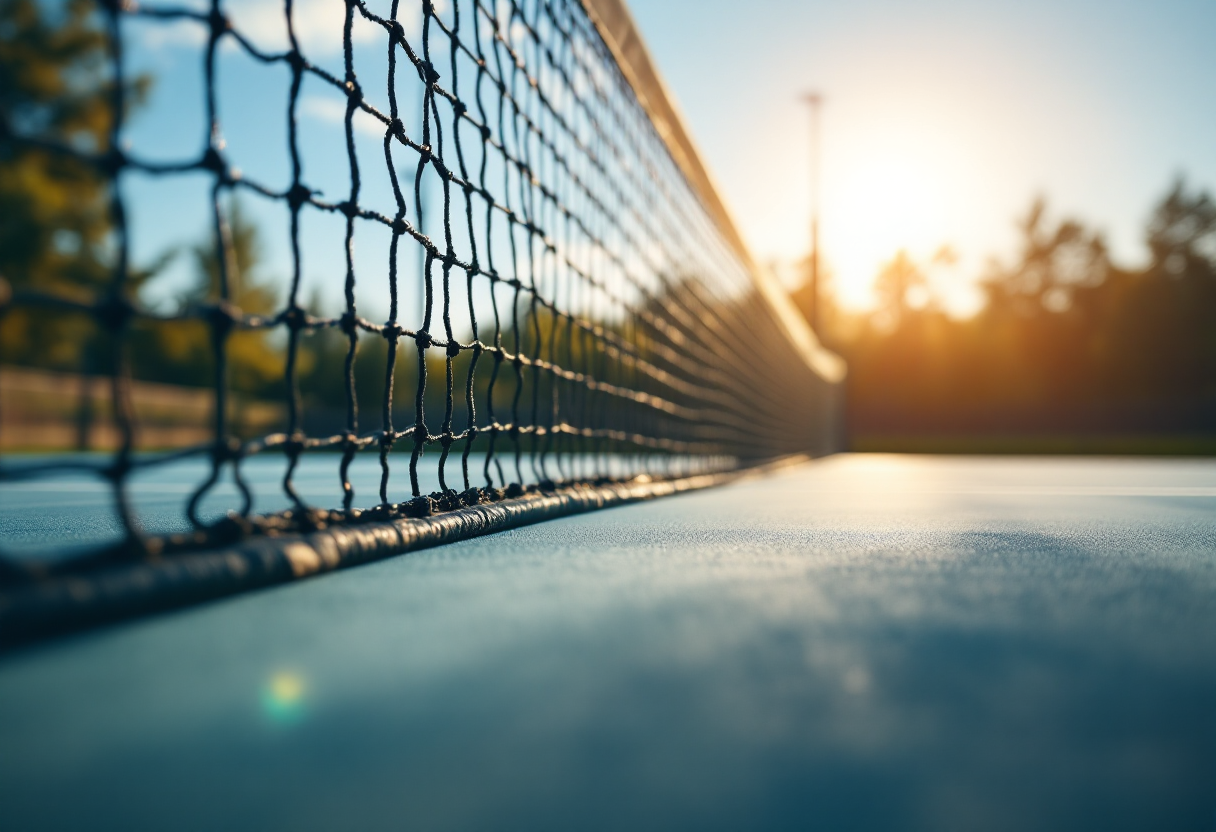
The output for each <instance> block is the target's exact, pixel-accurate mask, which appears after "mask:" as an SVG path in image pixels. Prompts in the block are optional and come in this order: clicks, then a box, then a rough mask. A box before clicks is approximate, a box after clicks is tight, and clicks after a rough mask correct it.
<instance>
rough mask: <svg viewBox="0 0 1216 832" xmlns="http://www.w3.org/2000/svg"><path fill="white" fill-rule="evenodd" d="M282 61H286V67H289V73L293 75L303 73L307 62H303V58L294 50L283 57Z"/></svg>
mask: <svg viewBox="0 0 1216 832" xmlns="http://www.w3.org/2000/svg"><path fill="white" fill-rule="evenodd" d="M283 60H285V61H287V65H288V66H290V67H291V71H292V72H295V73H300V72H303V71H304V70H305V69H306V68H307V67H308V61H306V60H304V56H303V55H301V54H300V52H299V51H298V50H295V49H293V50H291V51H290V52H288V53H287V54H286V55H284V56H283Z"/></svg>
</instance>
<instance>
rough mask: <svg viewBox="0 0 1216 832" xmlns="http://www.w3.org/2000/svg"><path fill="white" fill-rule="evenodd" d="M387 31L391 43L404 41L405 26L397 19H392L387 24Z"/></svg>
mask: <svg viewBox="0 0 1216 832" xmlns="http://www.w3.org/2000/svg"><path fill="white" fill-rule="evenodd" d="M388 33H389V37H390V38H391V39H392V41H393V43H405V27H404V26H402V25H401V23H400V22H399V21H396V20H394V21H393V22H392V23H390V24H389V25H388Z"/></svg>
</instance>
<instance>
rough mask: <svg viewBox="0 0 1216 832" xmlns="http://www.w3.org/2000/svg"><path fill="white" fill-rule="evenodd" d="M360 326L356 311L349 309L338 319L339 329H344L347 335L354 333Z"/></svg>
mask: <svg viewBox="0 0 1216 832" xmlns="http://www.w3.org/2000/svg"><path fill="white" fill-rule="evenodd" d="M358 328H359V319H358V318H357V317H356V316H355V313H354V312H351V311H350V310H347V311H346V312H343V313H342V317H341V318H339V319H338V329H340V330H342V331H343V332H344V333H346V334H347V335H354V334H355V332H356V331H357V330H358Z"/></svg>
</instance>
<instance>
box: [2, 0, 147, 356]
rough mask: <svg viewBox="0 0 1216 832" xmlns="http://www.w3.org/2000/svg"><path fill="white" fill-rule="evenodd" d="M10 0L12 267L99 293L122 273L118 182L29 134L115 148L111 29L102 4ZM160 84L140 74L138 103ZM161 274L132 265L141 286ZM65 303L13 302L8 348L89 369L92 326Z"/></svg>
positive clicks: (5, 215)
mask: <svg viewBox="0 0 1216 832" xmlns="http://www.w3.org/2000/svg"><path fill="white" fill-rule="evenodd" d="M48 5H49V4H40V3H38V2H35V0H0V277H3V278H4V280H6V281H7V282H8V283H9V284H11V286H12V287H13V288H14V289H29V288H36V289H39V290H44V291H51V292H54V293H56V294H60V295H66V296H69V297H75V298H78V299H83V300H90V299H92V298H94V297H95V296H96V294H97V293H98V291H99V290H100V289H101V287H103V286H104V285H105V284H106V283H107V281H108V279H109V278H110V275H111V269H112V247H113V240H112V235H111V228H112V226H111V220H110V216H109V187H108V181H107V177H106V176H105V174H104V173H103V172H102V171H101V170H100V169H99V168H98V167H97V166H95V165H92V164H89V163H88V162H86V161H84V160H81V159H78V158H75V157H74V156H71V155H69V154H63V153H57V152H54V151H51V150H47V149H45V148H44V147H42V146H39V145H37V144H35V143H31V142H29V141H23V140H22V138H25V139H28V138H30V137H38V138H41V139H46V140H49V141H53V142H56V143H58V144H61V145H66V146H68V147H71V148H74V149H76V150H77V151H80V152H82V153H89V154H103V153H105V152H106V151H107V150H108V149H109V147H108V142H109V135H110V130H111V127H112V124H113V119H114V113H113V112H112V107H111V105H110V93H111V90H112V87H111V86H110V81H109V80H107V73H106V71H105V59H106V54H105V43H106V41H105V35H104V33H103V32H102V31H101V30H100V29H99V28H98V26H97V20H96V13H95V6H94V5H93V4H92V3H90V2H88V0H67V2H66V3H64V4H63V5H60V6H56V7H55V9H54V11H51V10H50V9H48V8H47V6H48ZM149 84H150V79H149V78H147V77H146V76H143V77H140V78H137V79H135V80H134V81H132V82H131V84H130V87H129V89H128V90H127V100H128V102H129V103H130V104H132V105H134V104H137V103H138V102H139V101H140V100H142V99H143V97H144V95H145V94H146V92H147V90H148V87H149ZM148 276H149V272H144V273H142V274H136V275H132V285H133V287H134V286H137V285H138V284H139V283H140V282H142V281H143V280H145V279H147V277H148ZM80 323H81V322H80V320H79V319H77V320H71V319H70V318H67V317H65V316H64V315H63V314H62V313H58V312H48V311H45V310H35V309H29V308H22V309H13V310H10V311H9V312H8V314H7V315H5V320H4V322H3V324H4V325H3V327H0V357H2V358H3V359H4V360H7V361H10V362H15V363H23V364H35V365H41V366H51V367H64V368H73V369H77V368H79V365H80V363H81V359H82V354H83V353H85V352H86V345H87V344H89V342H90V341H91V336H90V334H89V330H90V328H89V327H81V326H80Z"/></svg>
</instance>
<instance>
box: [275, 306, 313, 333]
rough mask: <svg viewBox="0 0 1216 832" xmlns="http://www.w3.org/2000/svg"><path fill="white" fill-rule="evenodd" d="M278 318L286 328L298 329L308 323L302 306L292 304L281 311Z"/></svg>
mask: <svg viewBox="0 0 1216 832" xmlns="http://www.w3.org/2000/svg"><path fill="white" fill-rule="evenodd" d="M280 320H281V321H282V322H283V323H285V324H286V325H287V328H288V329H290V330H293V331H299V330H301V329H303V328H304V327H305V326H307V325H308V315H307V314H306V313H305V312H304V310H303V308H301V307H300V306H297V305H296V304H292V305H291V306H289V307H288V308H287V309H286V310H284V311H283V314H282V316H281V317H280Z"/></svg>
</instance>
